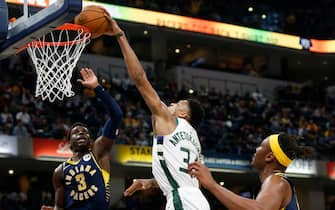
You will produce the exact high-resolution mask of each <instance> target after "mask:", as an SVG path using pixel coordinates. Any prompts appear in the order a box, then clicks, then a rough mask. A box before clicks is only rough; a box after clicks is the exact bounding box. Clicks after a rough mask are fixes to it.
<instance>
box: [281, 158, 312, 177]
mask: <svg viewBox="0 0 335 210" xmlns="http://www.w3.org/2000/svg"><path fill="white" fill-rule="evenodd" d="M317 168H318V167H317V162H316V160H303V159H296V160H294V161H293V162H292V163H291V164H290V165H289V166H288V168H287V169H286V171H285V173H289V174H304V175H318V170H317Z"/></svg>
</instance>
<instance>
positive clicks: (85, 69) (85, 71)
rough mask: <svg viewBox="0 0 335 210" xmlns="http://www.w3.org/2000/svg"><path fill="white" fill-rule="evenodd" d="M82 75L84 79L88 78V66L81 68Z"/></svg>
mask: <svg viewBox="0 0 335 210" xmlns="http://www.w3.org/2000/svg"><path fill="white" fill-rule="evenodd" d="M80 75H81V77H82V78H83V79H84V80H86V79H87V78H88V73H87V68H82V69H81V70H80Z"/></svg>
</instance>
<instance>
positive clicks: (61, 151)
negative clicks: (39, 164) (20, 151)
mask: <svg viewBox="0 0 335 210" xmlns="http://www.w3.org/2000/svg"><path fill="white" fill-rule="evenodd" d="M33 155H34V156H35V157H63V158H68V157H71V156H72V152H71V150H70V145H69V144H68V142H67V141H65V140H56V139H47V138H33Z"/></svg>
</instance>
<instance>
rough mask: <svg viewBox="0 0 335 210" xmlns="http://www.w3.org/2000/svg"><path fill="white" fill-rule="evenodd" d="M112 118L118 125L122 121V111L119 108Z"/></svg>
mask: <svg viewBox="0 0 335 210" xmlns="http://www.w3.org/2000/svg"><path fill="white" fill-rule="evenodd" d="M114 118H115V119H114V120H115V122H117V124H118V125H119V124H121V122H122V121H123V112H122V110H121V109H119V110H118V111H117V112H115V114H114Z"/></svg>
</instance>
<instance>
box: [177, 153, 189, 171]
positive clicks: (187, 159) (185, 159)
mask: <svg viewBox="0 0 335 210" xmlns="http://www.w3.org/2000/svg"><path fill="white" fill-rule="evenodd" d="M180 151H182V152H185V153H186V154H187V158H184V160H183V162H184V163H186V168H182V167H179V171H181V172H184V173H188V170H187V167H188V164H190V150H189V149H187V148H185V147H180Z"/></svg>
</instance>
